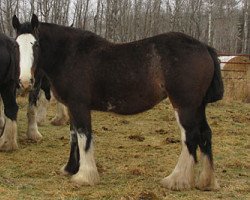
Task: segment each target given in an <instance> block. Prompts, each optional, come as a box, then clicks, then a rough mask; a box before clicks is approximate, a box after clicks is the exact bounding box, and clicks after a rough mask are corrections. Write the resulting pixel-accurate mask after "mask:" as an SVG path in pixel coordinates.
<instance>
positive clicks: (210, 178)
mask: <svg viewBox="0 0 250 200" xmlns="http://www.w3.org/2000/svg"><path fill="white" fill-rule="evenodd" d="M201 160H202V171H201V173H200V177H199V180H198V184H197V188H198V189H200V190H218V189H219V188H220V186H219V184H218V183H217V181H216V179H215V177H214V170H213V167H212V166H211V163H210V161H209V159H208V157H207V155H204V154H203V153H202V154H201Z"/></svg>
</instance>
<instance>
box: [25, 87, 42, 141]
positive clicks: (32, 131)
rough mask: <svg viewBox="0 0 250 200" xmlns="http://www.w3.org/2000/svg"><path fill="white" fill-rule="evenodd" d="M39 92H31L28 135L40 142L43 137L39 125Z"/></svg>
mask: <svg viewBox="0 0 250 200" xmlns="http://www.w3.org/2000/svg"><path fill="white" fill-rule="evenodd" d="M38 94H39V93H37V92H35V91H31V92H30V93H29V105H28V110H27V117H28V130H27V137H28V139H31V140H33V141H35V142H38V141H40V140H41V139H42V135H41V133H40V132H39V131H38V127H37V109H38V107H37V99H38Z"/></svg>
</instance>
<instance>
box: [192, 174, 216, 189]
mask: <svg viewBox="0 0 250 200" xmlns="http://www.w3.org/2000/svg"><path fill="white" fill-rule="evenodd" d="M196 188H197V189H199V190H203V191H217V190H219V189H220V185H219V184H218V182H217V180H216V179H215V178H212V179H211V180H208V179H203V178H202V177H200V178H199V180H198V183H197V185H196Z"/></svg>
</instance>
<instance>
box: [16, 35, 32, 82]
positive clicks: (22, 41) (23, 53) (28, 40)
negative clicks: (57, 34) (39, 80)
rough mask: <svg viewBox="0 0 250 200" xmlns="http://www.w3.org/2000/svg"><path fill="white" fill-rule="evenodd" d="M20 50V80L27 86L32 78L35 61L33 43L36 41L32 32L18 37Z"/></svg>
mask: <svg viewBox="0 0 250 200" xmlns="http://www.w3.org/2000/svg"><path fill="white" fill-rule="evenodd" d="M16 41H17V43H18V45H19V51H20V81H21V84H22V85H23V86H24V87H25V86H27V85H29V83H30V80H31V78H32V74H31V68H32V65H33V62H34V55H33V45H34V43H35V42H36V39H35V37H34V36H33V35H32V34H29V33H26V34H22V35H20V36H18V37H17V39H16Z"/></svg>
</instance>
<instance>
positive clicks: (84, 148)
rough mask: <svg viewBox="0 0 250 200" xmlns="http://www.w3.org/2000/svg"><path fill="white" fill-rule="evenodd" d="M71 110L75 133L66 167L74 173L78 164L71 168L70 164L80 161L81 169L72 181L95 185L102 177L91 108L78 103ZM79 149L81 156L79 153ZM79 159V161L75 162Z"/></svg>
mask: <svg viewBox="0 0 250 200" xmlns="http://www.w3.org/2000/svg"><path fill="white" fill-rule="evenodd" d="M69 111H70V115H71V117H72V122H73V123H72V125H73V130H74V131H73V135H71V136H72V137H71V153H70V158H69V162H68V164H67V165H66V167H65V168H64V169H65V170H68V172H70V173H74V172H76V171H77V168H78V166H75V168H71V167H70V165H71V166H72V165H77V164H78V163H79V169H78V171H77V173H76V174H75V175H73V176H72V181H73V182H74V183H76V184H78V185H95V184H97V183H98V182H99V179H100V178H99V174H98V171H97V167H96V163H95V159H94V145H93V141H92V129H91V115H90V110H89V109H87V108H86V107H85V106H84V105H81V104H77V103H76V104H74V105H70V106H69ZM76 140H77V141H76ZM76 142H77V143H76ZM72 145H73V146H72ZM78 151H79V156H78V155H77V153H78ZM72 156H75V158H72ZM77 159H78V162H75V161H77Z"/></svg>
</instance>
